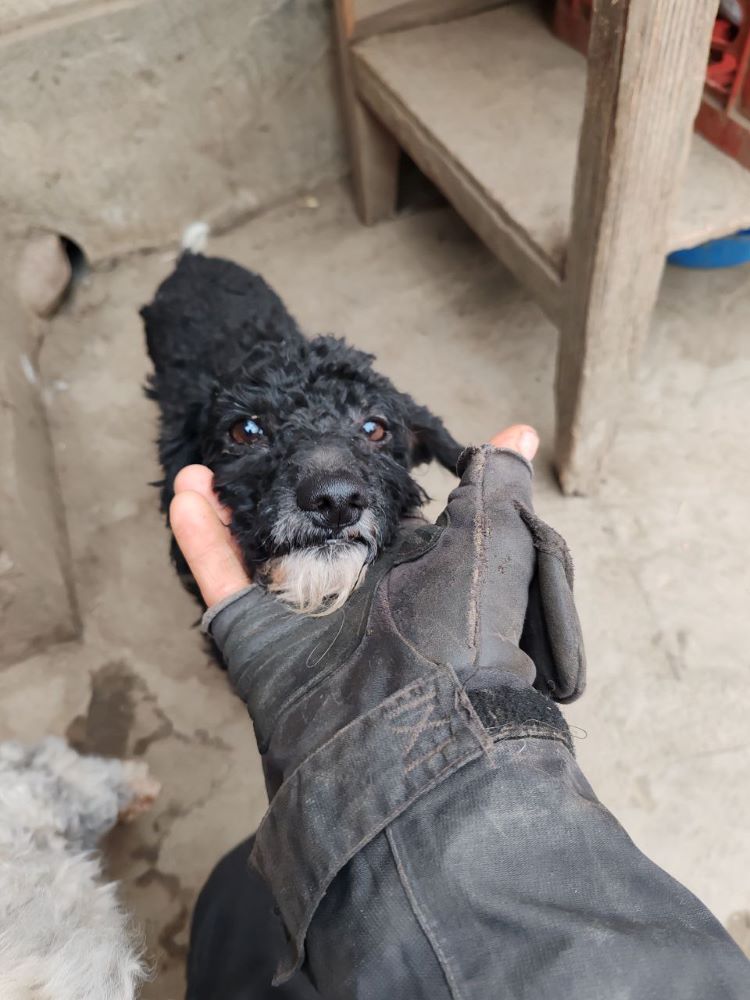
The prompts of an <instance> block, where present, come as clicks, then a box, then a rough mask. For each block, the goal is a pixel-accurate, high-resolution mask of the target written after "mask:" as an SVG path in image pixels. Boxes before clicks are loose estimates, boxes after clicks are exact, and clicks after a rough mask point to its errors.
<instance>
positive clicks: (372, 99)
mask: <svg viewBox="0 0 750 1000" xmlns="http://www.w3.org/2000/svg"><path fill="white" fill-rule="evenodd" d="M352 56H353V66H354V73H355V79H356V86H357V91H358V93H359V94H360V95H361V97H362V98H363V100H364V101H365V102H366V103H367V104H368V105H369V106H370V107H371V108H372V110H373V111H374V112H375V114H376V115H377V116H378V118H380V119H381V121H382V122H383V123H384V124H385V126H386V127H387V128H388V130H389V131H390V132H391V133H392V134H393V135H394V136H395V137H396V138H397V139H398V141H399V142H400V144H401V145H402V147H403V148H404V149H405V150H406V151H407V152H408V153H409V155H410V156H411V158H412V159H413V160H414V162H415V163H416V164H417V165H418V166H419V168H420V169H421V170H422V171H423V172H424V173H425V174H426V175H427V176H428V177H429V178H430V179H431V180H432V181H433V183H434V184H436V186H437V187H439V188H440V189H441V190H442V191H443V193H444V194H445V195H446V197H447V198H448V199H449V201H450V202H451V204H452V205H453V206H454V208H455V209H456V210H457V211H458V212H459V213H460V214H461V215H462V216H463V217H464V218H465V219H466V221H467V222H468V223H469V225H470V226H471V227H472V229H474V231H475V232H476V233H477V235H478V236H479V237H480V238H481V239H482V240H483V241H484V242H485V243H486V244H487V246H489V248H490V249H491V250H492V251H493V252H494V253H495V254H496V255H497V256H498V257H499V258H500V259H501V260H502V261H503V263H504V264H505V265H506V267H508V269H509V270H510V271H511V272H512V273H513V274H514V275H515V276H516V277H517V278H518V280H519V281H520V282H521V283H522V284H524V285H526V286H528V287H529V288H530V289H531V291H532V293H533V294H534V295H535V296H536V297H537V298H538V300H539V302H540V304H541V306H542V308H543V309H544V310H545V312H546V313H547V315H548V316H550V318H552V319H553V321H557V320H558V319H559V316H560V291H561V276H560V272H559V270H558V268H556V267H555V265H554V264H553V263H552V262H551V261H550V260H549V258H548V257H547V256H546V255H545V254H544V253H542V252H541V251H540V250H539V248H538V246H537V245H536V244H535V243H534V241H533V240H532V239H530V237H529V234H528V233H527V232H526V231H525V230H524V229H523V227H522V226H519V225H518V224H517V223H516V221H515V220H514V219H513V218H512V217H511V216H510V215H509V214H508V213H507V212H506V211H505V210H504V209H503V207H502V206H500V205H498V204H497V203H496V202H495V201H494V200H493V198H492V197H491V196H489V195H488V192H487V190H486V187H484V186H483V185H482V184H481V183H479V182H477V180H476V178H475V177H474V176H472V174H471V173H470V172H469V171H467V170H466V168H465V167H464V165H463V163H462V162H461V159H460V158H458V157H455V156H454V155H453V154H452V152H451V151H450V150H449V149H447V148H446V147H445V146H444V145H443V144H442V143H441V142H440V140H439V139H438V138H436V137H435V136H434V135H433V134H432V133H431V132H430V131H429V129H428V128H426V127H425V126H424V125H423V123H422V122H421V121H420V120H419V118H417V117H415V116H414V115H413V114H412V112H411V109H410V108H409V107H408V106H407V105H405V104H404V102H403V101H402V100H401V99H400V98H399V96H398V95H397V94H396V93H394V91H393V90H391V89H390V88H388V87H387V86H386V85H385V83H384V81H383V79H382V77H381V76H380V75H378V74H377V73H375V72H373V71H372V68H371V66H370V64H369V61H368V60H367V59H365V58H360V50H359V49H358V48H356V47H355V48H354V49H353V50H352Z"/></svg>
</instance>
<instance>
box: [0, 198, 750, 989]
mask: <svg viewBox="0 0 750 1000" xmlns="http://www.w3.org/2000/svg"><path fill="white" fill-rule="evenodd" d="M317 199H318V202H319V205H318V207H317V208H315V207H309V206H306V205H305V204H304V203H298V204H294V205H291V206H286V207H283V208H280V209H278V210H276V211H273V212H270V213H269V214H267V215H265V216H263V217H262V218H258V219H256V220H254V221H252V222H250V223H248V224H247V225H245V226H243V227H242V228H240V229H237V230H236V231H234V232H232V233H230V234H228V235H225V236H222V237H221V238H216V239H214V240H212V242H211V246H210V250H211V252H214V253H217V254H223V255H225V256H229V257H232V258H234V259H236V260H238V261H239V262H241V263H243V264H246V265H248V266H250V267H253V268H255V269H257V270H260V271H262V272H263V273H264V274H265V276H266V277H267V278H268V279H269V280H270V281H271V282H272V283H273V284H274V285H275V286H276V287H277V289H278V290H279V291H280V292H281V293H282V295H283V296H284V297H285V299H286V301H287V302H288V304H289V305H290V307H291V309H292V310H293V312H294V313H295V314H296V315H297V317H298V318H299V320H300V321H301V323H302V325H303V326H304V327H305V328H307V329H308V330H310V331H324V330H325V331H327V330H331V331H335V332H338V333H342V334H346V336H347V337H349V338H350V339H351V340H352V342H353V343H355V344H357V345H358V346H360V347H364V348H366V349H368V350H372V351H374V352H375V353H377V355H378V356H379V358H380V366H381V368H382V369H383V370H384V371H386V372H387V373H388V374H389V375H391V376H392V377H393V378H394V379H395V381H396V382H397V384H398V385H399V386H401V387H402V388H404V389H407V390H409V391H410V392H412V393H413V394H414V395H415V396H416V397H417V398H419V399H420V400H421V401H423V402H425V403H427V404H429V405H430V406H431V407H432V408H433V409H435V410H437V411H438V412H440V413H442V414H443V415H444V416H445V418H446V420H447V423H448V424H449V426H450V427H451V429H452V430H453V432H454V434H455V435H456V436H457V437H458V438H460V439H462V440H464V441H466V442H469V441H480V440H484V439H486V438H487V437H488V436H489V435H490V434H491V433H493V432H494V431H496V430H498V429H499V428H501V427H502V426H504V425H505V424H507V423H510V422H513V421H528V422H531V423H534V424H535V425H536V426H537V427H538V428H539V430H540V432H541V435H542V438H543V442H544V444H543V446H542V451H541V457H540V460H539V461H538V463H537V464H538V471H537V498H538V509H539V511H540V513H541V514H542V515H543V516H544V517H545V518H546V519H547V520H549V521H550V522H551V523H552V524H553V525H555V526H556V527H557V528H558V529H559V530H560V531H561V532H562V533H563V534H564V535H565V536H566V537H567V538H568V540H569V542H570V545H571V548H572V550H573V554H574V557H575V559H576V565H577V594H578V602H579V608H580V613H581V618H582V620H583V625H584V631H585V635H586V640H587V648H588V658H589V672H590V673H589V677H590V679H589V689H588V691H587V693H586V695H585V697H584V698H583V700H582V701H581V702H580V703H578V704H577V705H575V706H571V707H570V708H568V709H567V710H566V715H567V717H568V719H569V721H570V722H571V724H572V725H573V727H574V731H575V733H576V735H577V737H578V740H577V752H578V755H579V758H580V760H581V763H582V765H583V768H584V770H585V771H586V773H587V775H588V777H589V779H590V780H591V782H592V784H593V785H594V788H595V789H596V790H597V791H598V793H599V795H600V797H601V798H602V800H603V801H604V802H605V803H606V804H607V805H608V806H609V807H610V808H611V809H612V810H613V811H614V813H615V814H616V815H617V816H618V817H619V818H620V820H621V821H622V822H623V823H624V825H625V827H626V828H627V829H628V830H629V832H630V833H631V835H632V836H633V838H634V840H635V841H636V843H637V844H638V845H639V846H640V847H641V848H642V849H643V850H645V851H646V852H647V853H648V854H650V855H651V856H652V857H653V858H654V859H655V860H656V861H657V862H658V863H660V864H661V865H663V866H664V867H665V868H666V869H667V870H668V871H670V872H672V873H673V874H674V875H675V876H677V878H679V879H681V880H682V881H684V882H685V883H686V884H687V885H688V886H689V887H690V888H691V889H693V890H694V891H695V892H696V893H697V894H698V895H699V896H701V897H702V898H703V899H704V900H705V901H706V902H707V903H708V905H709V906H710V907H711V908H712V909H713V910H714V912H715V913H716V914H717V916H718V917H719V919H720V920H721V921H722V922H723V923H725V924H726V925H727V926H728V927H729V929H730V930H731V931H732V932H733V933H734V934H735V935H736V936H737V938H738V939H739V940H741V941H742V942H743V944H744V946H745V947H746V948H748V950H750V866H748V863H747V861H748V848H749V847H750V842H749V841H750V835H749V834H748V830H750V795H749V794H748V792H749V791H750V778H748V774H749V773H750V737H749V736H748V726H747V718H748V708H749V707H750V706H749V705H748V700H749V696H748V693H747V692H748V685H747V680H746V678H747V676H748V669H750V662H749V661H750V653H749V652H748V650H749V649H750V622H749V621H748V595H749V594H750V570H749V569H748V558H747V523H748V515H749V514H750V507H749V505H748V494H749V493H750V448H748V443H747V426H748V422H749V421H750V392H749V390H750V340H749V339H748V337H747V335H746V331H747V329H748V328H750V287H748V279H747V271H746V270H745V271H742V270H738V271H731V272H724V273H721V272H717V273H699V272H695V273H691V272H688V271H679V270H669V271H668V272H667V274H666V277H665V281H664V286H663V290H662V294H661V298H660V301H659V305H658V309H657V313H656V318H655V323H654V329H653V333H652V336H651V339H650V342H649V345H648V347H647V349H646V352H645V357H644V359H643V365H642V370H641V375H640V378H639V380H638V384H637V386H636V390H635V393H634V397H633V400H632V403H631V405H630V406H629V408H628V411H627V412H626V413H625V414H624V415H623V417H624V419H623V424H622V428H621V431H620V433H619V436H618V438H617V441H616V443H615V445H614V447H613V449H612V454H611V459H610V462H609V468H608V472H607V475H606V478H605V480H604V482H603V483H602V489H601V493H600V495H599V496H598V497H596V498H592V499H564V498H563V497H562V496H561V495H560V494H559V492H558V491H557V488H556V486H555V483H554V480H553V478H552V475H551V473H550V471H549V442H550V441H551V439H552V432H553V411H552V376H553V365H554V353H555V332H554V330H553V329H552V327H551V326H550V325H549V323H548V322H547V321H546V320H545V319H544V318H543V316H542V314H541V312H540V310H539V309H538V308H537V306H536V305H535V304H534V303H533V302H532V301H531V300H530V299H529V297H528V296H527V295H526V294H525V293H524V292H523V291H522V290H521V289H519V287H518V286H517V285H516V284H515V283H514V281H513V280H512V279H511V278H510V277H509V275H508V274H507V273H506V272H505V271H504V270H503V269H502V268H501V267H500V266H499V265H498V264H497V263H496V261H495V260H494V259H493V258H492V257H491V256H490V255H489V253H488V252H487V251H485V249H484V248H483V247H482V246H481V245H480V244H479V243H478V242H477V241H476V240H475V239H474V237H473V236H472V235H471V234H470V233H469V232H468V230H467V229H466V228H465V227H464V226H463V225H462V224H461V223H460V221H459V220H457V218H456V217H455V216H454V215H453V214H452V213H451V212H450V211H448V210H446V209H440V210H432V211H427V212H424V213H422V214H418V215H411V216H403V217H401V218H399V219H398V220H397V221H395V222H392V223H388V224H384V225H381V226H379V227H377V228H374V229H363V228H362V227H360V225H359V224H358V223H357V221H356V220H355V218H354V216H353V213H352V210H351V207H350V203H349V199H348V196H347V195H346V192H345V191H343V190H342V189H340V188H338V187H336V186H334V187H328V188H325V189H323V190H320V191H318V192H317ZM169 267H170V260H169V259H168V257H167V255H165V254H152V255H148V256H135V257H132V258H129V259H126V260H123V261H122V262H121V263H120V264H119V265H118V266H116V267H115V268H113V269H112V270H111V271H108V272H106V273H97V274H95V275H92V276H91V277H90V278H89V279H88V280H87V281H85V282H84V283H83V284H82V285H81V287H79V288H78V290H77V293H76V295H75V296H74V299H73V301H72V302H71V304H70V305H69V306H68V307H66V309H65V311H64V312H63V313H61V314H60V315H59V316H58V317H57V319H56V320H55V321H54V323H53V324H52V327H51V329H50V332H49V335H48V337H47V340H46V343H45V347H44V351H43V355H42V375H43V379H44V383H45V385H46V393H47V396H48V402H49V415H50V421H51V424H52V431H53V436H54V441H55V446H56V453H57V457H58V463H59V474H60V478H61V482H62V490H63V494H64V499H65V504H66V508H67V514H68V524H69V530H70V535H71V544H72V550H73V553H74V559H75V575H76V581H77V591H78V599H79V602H80V610H81V615H82V618H83V621H84V624H85V636H84V639H83V641H82V642H81V643H80V644H72V645H67V646H65V647H59V648H57V649H55V650H53V651H51V652H48V653H47V654H45V655H42V656H38V657H36V658H34V659H32V660H29V661H26V662H23V663H20V664H18V665H17V666H15V667H13V668H10V669H8V670H5V671H4V672H2V673H0V704H1V705H2V708H1V709H0V711H1V712H2V731H3V735H11V736H17V737H20V738H23V739H31V738H34V737H36V736H41V735H42V734H44V733H49V732H54V733H60V734H68V736H69V737H70V738H73V739H74V740H76V741H77V742H78V743H80V744H82V745H84V746H87V747H89V748H91V749H98V750H101V751H104V752H108V753H117V754H123V755H125V754H134V755H143V756H145V758H146V759H147V760H148V761H149V763H150V765H151V767H152V769H153V771H154V772H155V773H156V775H157V776H158V777H159V778H160V779H161V781H162V783H163V792H162V795H161V798H160V800H159V802H158V804H157V806H156V808H155V809H154V811H153V812H152V813H151V814H150V815H148V816H146V817H144V818H142V819H141V820H139V821H138V822H137V823H136V824H135V825H134V826H131V827H126V828H122V829H118V830H117V831H115V833H114V834H113V835H112V837H111V840H110V843H109V845H108V856H109V858H110V870H111V873H112V875H113V876H114V877H117V878H119V879H122V881H123V885H124V894H125V898H126V901H127V904H128V905H129V906H130V907H131V908H132V910H133V913H134V914H135V918H136V920H137V921H138V922H139V923H140V924H141V925H143V926H144V928H145V933H146V939H147V944H148V949H149V954H150V955H151V957H152V959H153V960H154V962H155V965H156V977H155V979H154V982H153V983H152V984H150V986H149V987H148V988H147V989H146V991H145V994H144V995H145V997H146V998H156V997H158V998H159V1000H169V998H172V1000H177V998H179V997H181V996H182V982H183V980H182V966H183V962H184V957H185V949H186V942H187V934H188V921H189V915H190V910H191V906H192V904H193V901H194V899H195V894H196V892H197V890H198V888H199V887H200V885H201V883H202V881H203V879H204V878H205V877H206V875H207V874H208V871H209V869H210V868H211V866H212V865H213V863H214V862H215V861H216V859H217V858H218V857H219V855H220V854H221V852H222V851H224V850H225V849H226V848H228V847H230V846H231V845H233V844H234V843H235V842H236V841H237V840H239V839H240V838H241V837H243V836H244V835H245V834H247V833H248V832H249V831H250V830H252V829H253V827H254V826H255V825H256V824H257V822H258V820H259V819H260V817H261V815H262V813H263V809H264V792H263V789H262V783H261V777H260V772H259V767H258V760H257V755H256V751H255V748H254V743H253V735H252V729H251V726H250V723H249V721H248V719H247V716H246V713H245V710H244V708H243V706H242V705H241V704H240V703H239V702H238V701H237V700H235V699H234V697H233V696H232V695H231V694H230V693H229V691H228V689H227V686H226V682H225V679H224V676H223V675H222V674H221V673H220V672H219V671H217V670H216V669H215V667H213V666H212V664H211V663H210V662H209V660H208V657H207V655H206V652H205V650H204V647H203V645H202V643H201V640H200V637H199V635H198V633H197V631H196V630H195V629H194V628H192V625H193V623H194V622H195V620H196V616H197V614H196V607H195V606H194V605H193V603H192V602H191V600H190V599H189V598H188V597H187V596H186V595H185V594H184V593H183V591H182V590H181V588H180V586H179V584H178V582H177V579H176V577H175V576H174V574H173V572H172V570H171V568H170V566H169V563H168V559H167V537H166V533H165V531H164V527H163V525H162V523H161V518H160V516H159V514H158V511H157V499H156V492H155V490H153V489H152V488H151V487H149V485H148V482H149V480H153V479H156V478H157V476H158V470H157V467H156V464H155V460H154V447H153V443H152V442H153V439H154V435H155V412H154V409H153V407H152V405H151V404H150V403H148V402H147V401H146V400H145V399H144V398H143V396H142V394H141V385H142V383H143V379H144V376H145V374H146V371H147V369H148V364H147V359H146V356H145V352H144V347H143V336H142V332H141V327H140V320H139V318H138V316H137V308H138V306H139V305H140V304H142V303H143V302H145V301H146V300H147V299H148V298H149V297H150V296H151V294H152V292H153V290H154V288H155V286H156V284H157V283H158V282H159V281H160V280H161V278H162V277H163V276H164V275H165V274H166V273H167V271H168V270H169ZM425 480H426V483H427V486H428V489H429V490H430V491H431V492H432V494H433V495H434V496H435V497H436V498H438V499H437V501H436V503H435V504H434V510H435V512H436V511H437V510H438V509H439V507H440V506H441V503H442V501H443V500H444V498H445V496H446V494H447V492H448V490H449V488H450V485H451V482H452V480H451V478H450V477H449V476H448V475H447V474H445V473H442V472H441V471H439V470H430V471H429V472H428V473H427V474H426V476H425Z"/></svg>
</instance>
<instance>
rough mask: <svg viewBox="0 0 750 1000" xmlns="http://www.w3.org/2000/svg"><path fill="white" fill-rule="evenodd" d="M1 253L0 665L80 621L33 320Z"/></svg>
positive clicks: (71, 630) (12, 264)
mask: <svg viewBox="0 0 750 1000" xmlns="http://www.w3.org/2000/svg"><path fill="white" fill-rule="evenodd" d="M16 264H17V262H16V260H15V255H14V254H13V253H12V252H8V253H4V254H0V470H1V471H0V666H3V665H5V664H8V663H13V662H15V661H16V660H19V659H21V658H22V657H23V656H28V655H29V654H32V653H35V652H37V651H39V650H41V649H43V648H44V647H45V646H47V645H49V644H50V643H52V642H61V641H63V640H65V639H71V638H73V637H75V635H76V634H77V632H78V618H77V614H76V610H75V600H74V595H73V590H72V584H71V579H70V573H71V570H72V567H71V565H70V553H69V551H68V544H67V534H66V529H65V521H64V515H63V508H62V501H61V498H60V493H59V489H58V484H57V477H56V475H55V467H54V459H53V453H52V445H51V443H50V437H49V432H48V429H47V421H46V417H45V413H44V409H43V407H42V403H41V399H40V395H39V387H38V385H37V383H36V380H35V379H36V376H35V371H34V365H33V356H34V353H35V351H34V348H35V343H34V341H35V337H34V332H33V323H32V318H31V316H30V314H29V313H27V312H26V311H25V310H24V309H23V308H22V307H21V305H20V303H19V301H18V299H17V297H16V294H15V290H14V288H13V281H12V278H13V276H14V275H15V269H16Z"/></svg>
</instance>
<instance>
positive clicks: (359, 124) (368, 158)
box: [334, 0, 400, 225]
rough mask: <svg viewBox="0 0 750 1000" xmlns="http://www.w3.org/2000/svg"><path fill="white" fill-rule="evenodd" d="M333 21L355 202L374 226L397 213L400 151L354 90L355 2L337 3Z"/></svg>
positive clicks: (365, 221)
mask: <svg viewBox="0 0 750 1000" xmlns="http://www.w3.org/2000/svg"><path fill="white" fill-rule="evenodd" d="M334 18H335V28H336V51H337V57H338V64H339V78H340V82H341V103H342V108H343V112H344V121H345V124H346V133H347V140H348V144H349V156H350V161H351V170H352V186H353V189H354V202H355V205H356V208H357V213H358V215H359V217H360V219H361V220H362V222H364V223H365V225H372V224H373V223H374V222H379V221H380V220H381V219H386V218H388V217H389V216H390V215H392V214H393V213H394V212H395V210H396V199H397V196H398V163H399V156H400V150H399V147H398V144H397V143H396V141H395V140H394V138H393V137H392V136H391V135H390V133H388V132H387V131H386V130H385V129H384V128H383V126H382V125H381V124H380V122H378V121H377V119H376V118H374V117H373V115H372V114H371V112H370V111H369V110H368V109H367V108H366V107H365V106H364V105H363V104H362V103H361V101H360V100H359V98H358V97H357V94H356V92H355V89H354V81H353V78H352V65H351V54H350V41H351V38H352V35H353V33H354V28H355V19H354V6H353V0H336V2H335V10H334Z"/></svg>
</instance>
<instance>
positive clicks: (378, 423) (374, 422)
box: [362, 417, 388, 442]
mask: <svg viewBox="0 0 750 1000" xmlns="http://www.w3.org/2000/svg"><path fill="white" fill-rule="evenodd" d="M362 433H363V434H364V435H366V437H367V438H368V440H370V441H374V442H377V441H382V440H383V438H384V437H385V436H386V434H387V433H388V424H386V422H385V420H379V419H377V418H376V417H371V418H370V419H369V420H365V422H364V423H363V424H362Z"/></svg>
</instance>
